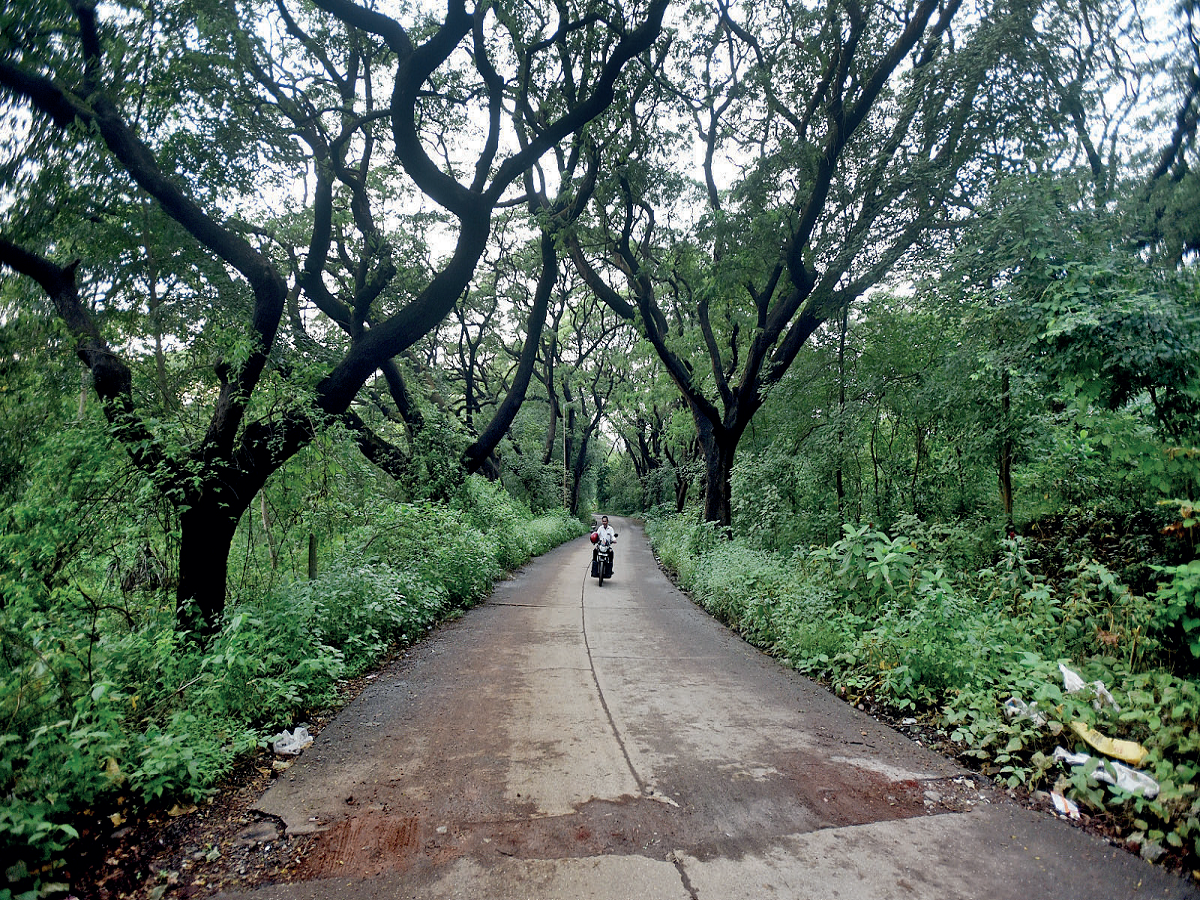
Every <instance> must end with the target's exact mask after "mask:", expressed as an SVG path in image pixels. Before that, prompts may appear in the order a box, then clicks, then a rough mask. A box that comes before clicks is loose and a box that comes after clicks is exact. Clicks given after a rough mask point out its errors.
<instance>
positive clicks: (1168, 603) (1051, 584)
mask: <svg viewBox="0 0 1200 900" xmlns="http://www.w3.org/2000/svg"><path fill="white" fill-rule="evenodd" d="M1184 521H1185V522H1186V523H1187V526H1188V527H1189V528H1195V527H1196V526H1195V522H1194V520H1192V519H1190V518H1188V519H1185V520H1184ZM1056 524H1057V525H1058V526H1059V530H1058V531H1056V532H1055V533H1054V534H1052V535H1050V536H1048V537H1046V538H1043V539H1037V538H1034V537H1030V536H1019V535H1018V536H1014V537H1011V538H1010V537H1007V536H1004V535H1003V532H1002V531H1001V530H1000V529H998V528H996V527H988V526H987V524H986V523H983V522H972V523H959V524H947V525H929V524H926V523H923V522H921V521H920V520H918V519H916V518H912V517H908V518H906V519H904V520H901V521H899V522H897V523H896V524H895V526H894V527H893V528H892V529H891V530H889V531H888V532H884V531H880V530H877V529H875V528H873V527H872V526H870V525H867V524H864V525H859V526H852V525H846V526H845V527H844V532H843V536H842V537H841V539H839V540H837V541H834V542H832V543H831V544H829V545H828V546H812V545H802V546H798V547H796V548H794V549H790V550H763V549H759V548H756V547H754V546H752V545H750V544H748V543H747V542H746V541H745V540H739V539H735V540H733V541H726V540H720V539H717V536H716V535H715V533H714V529H713V528H712V527H711V526H708V525H705V524H703V523H701V522H699V521H698V520H697V519H696V517H694V516H678V517H668V518H661V519H657V520H655V521H653V522H652V523H651V525H650V529H649V531H650V535H651V538H652V541H653V543H654V546H655V549H656V552H657V553H658V554H659V556H660V558H661V559H662V562H663V563H664V565H666V566H667V567H668V568H669V569H671V570H672V571H673V572H674V573H675V574H676V576H677V577H678V580H679V582H680V584H681V585H682V586H683V587H684V588H685V589H686V590H688V591H689V592H690V593H691V595H692V596H693V597H694V599H695V600H696V602H698V603H699V604H701V605H702V606H703V607H704V608H705V609H707V610H708V611H709V612H711V613H712V614H713V615H714V616H716V617H717V618H719V619H721V620H722V621H724V622H726V623H728V624H729V625H730V626H731V627H732V628H734V629H736V630H737V631H739V632H740V633H741V634H742V635H743V636H744V637H745V638H746V640H748V641H750V642H751V643H754V644H756V645H758V646H760V647H762V648H764V649H765V650H767V651H769V652H770V653H772V654H773V655H775V656H777V657H779V658H780V659H781V660H783V661H785V662H786V663H787V664H788V665H790V666H792V667H794V668H795V669H796V670H798V671H800V672H803V673H805V674H807V675H809V676H811V677H813V678H815V679H818V680H820V681H822V682H824V683H826V684H828V685H830V686H831V687H832V688H833V689H834V690H835V691H836V692H837V693H838V694H839V695H840V696H842V697H844V698H845V699H846V700H847V701H848V702H850V703H855V704H862V703H864V702H867V703H870V704H871V705H872V706H874V705H876V704H878V705H879V706H880V707H882V708H884V709H887V710H890V711H891V712H893V713H894V714H895V718H896V719H897V720H898V719H899V718H900V717H902V716H905V717H913V718H916V719H919V720H920V721H921V722H922V723H925V724H929V725H932V726H934V727H935V728H936V729H937V730H939V731H941V732H942V733H943V734H944V735H946V736H948V738H949V739H950V742H951V744H952V748H953V752H954V753H955V755H956V756H957V757H958V758H959V759H960V760H961V761H963V762H964V763H966V764H967V765H969V766H972V767H976V768H978V769H979V770H981V771H982V772H983V773H985V774H987V775H989V776H991V777H993V778H994V779H995V780H997V781H998V782H999V783H1000V784H1002V785H1005V786H1008V787H1018V786H1019V787H1021V788H1024V789H1026V790H1028V791H1031V792H1032V791H1039V790H1040V791H1047V792H1049V791H1053V792H1058V793H1060V794H1062V795H1065V796H1066V797H1068V798H1071V799H1072V800H1074V801H1075V802H1077V803H1078V805H1079V806H1080V807H1081V808H1082V810H1083V812H1084V813H1085V814H1087V815H1089V816H1093V817H1099V818H1100V819H1101V820H1102V821H1103V825H1104V830H1105V831H1106V832H1108V833H1109V834H1110V835H1112V836H1114V837H1119V838H1121V839H1123V840H1124V841H1126V842H1128V843H1129V844H1130V845H1131V846H1132V847H1133V849H1136V850H1138V851H1139V852H1142V853H1143V855H1145V856H1147V858H1151V859H1155V860H1159V859H1160V858H1165V859H1166V860H1167V861H1169V862H1170V863H1172V864H1173V865H1175V866H1181V867H1184V868H1186V869H1187V870H1194V869H1196V868H1197V864H1198V860H1197V855H1198V850H1200V793H1198V789H1200V685H1198V683H1197V680H1196V675H1197V671H1198V669H1200V643H1198V642H1197V637H1198V636H1200V635H1198V634H1197V628H1198V625H1200V563H1197V562H1196V561H1194V560H1192V561H1189V562H1187V563H1179V562H1175V561H1174V560H1178V559H1179V558H1181V553H1180V551H1181V548H1179V547H1177V546H1176V547H1163V548H1162V549H1161V550H1160V552H1159V555H1157V556H1155V555H1151V556H1149V557H1144V556H1142V555H1141V554H1140V553H1138V554H1137V555H1136V556H1135V557H1133V558H1129V557H1124V558H1122V557H1119V556H1117V557H1114V556H1113V555H1111V554H1104V553H1103V552H1102V550H1101V548H1100V547H1099V546H1097V545H1096V544H1095V543H1090V542H1089V541H1087V540H1083V541H1072V540H1071V535H1070V533H1069V529H1070V528H1071V527H1076V528H1082V529H1083V530H1084V531H1088V532H1091V533H1092V535H1093V536H1108V535H1109V534H1110V532H1109V529H1110V528H1112V526H1113V524H1114V523H1113V522H1112V521H1105V519H1104V516H1103V514H1102V513H1101V512H1099V511H1097V510H1092V511H1083V510H1077V511H1075V512H1074V513H1072V514H1070V515H1069V516H1066V517H1065V519H1064V520H1063V521H1060V522H1058V523H1056ZM1126 536H1127V537H1128V535H1126ZM1143 537H1145V538H1146V539H1149V540H1152V539H1153V537H1154V536H1153V535H1144V536H1143ZM1138 549H1139V550H1140V549H1141V548H1138ZM1189 549H1190V548H1189ZM1098 551H1099V552H1098ZM1185 555H1186V554H1185ZM1101 557H1103V558H1101ZM1131 579H1132V580H1134V581H1135V582H1136V583H1137V584H1139V585H1140V586H1131V585H1130V583H1129V582H1130V580H1131ZM1060 664H1065V665H1066V666H1067V667H1068V668H1069V669H1070V670H1072V671H1074V672H1075V673H1077V674H1078V675H1079V676H1080V677H1081V678H1082V679H1083V681H1084V682H1085V683H1087V685H1088V686H1087V687H1085V689H1084V690H1082V691H1079V692H1077V693H1069V692H1068V691H1067V690H1066V689H1065V687H1064V674H1063V672H1062V670H1061V669H1060ZM1097 681H1098V682H1101V683H1102V684H1103V685H1104V688H1105V690H1107V691H1108V692H1109V693H1110V694H1111V702H1110V701H1109V700H1108V699H1107V698H1106V697H1105V696H1104V694H1103V693H1102V692H1100V691H1099V689H1098V688H1096V687H1094V686H1093V683H1094V682H1097ZM1006 706H1007V709H1006ZM1075 723H1083V725H1085V726H1087V727H1088V728H1091V729H1094V730H1095V731H1096V732H1099V733H1101V734H1103V735H1104V736H1107V737H1111V738H1117V739H1124V740H1129V741H1134V742H1137V743H1138V744H1140V745H1141V747H1143V748H1144V749H1145V756H1144V758H1142V759H1140V760H1137V761H1136V763H1137V769H1138V770H1139V771H1143V772H1145V773H1147V774H1149V775H1150V776H1151V777H1152V778H1153V779H1154V780H1155V781H1156V782H1157V783H1158V785H1159V793H1158V794H1157V796H1156V797H1154V798H1153V799H1151V798H1149V797H1146V796H1144V793H1145V792H1144V791H1142V790H1138V789H1132V790H1131V789H1128V788H1127V787H1121V786H1106V785H1105V784H1103V783H1100V782H1098V781H1097V779H1096V778H1095V774H1096V769H1097V768H1101V769H1102V768H1103V767H1104V765H1105V761H1106V760H1107V759H1108V757H1106V756H1104V754H1102V753H1099V752H1097V751H1096V750H1095V749H1093V748H1092V747H1089V746H1088V745H1087V744H1086V743H1085V742H1084V741H1083V740H1082V739H1081V737H1080V735H1079V734H1078V733H1077V732H1075V731H1073V728H1072V726H1074V725H1075ZM1056 747H1063V748H1064V749H1066V750H1067V751H1070V752H1074V751H1076V750H1082V751H1086V752H1088V753H1089V754H1091V755H1092V761H1091V762H1088V763H1086V764H1084V765H1081V766H1076V767H1071V766H1066V765H1063V764H1062V763H1060V762H1059V761H1058V760H1056V759H1055V758H1054V751H1055V748H1056ZM1193 874H1195V873H1194V872H1193Z"/></svg>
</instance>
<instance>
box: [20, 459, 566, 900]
mask: <svg viewBox="0 0 1200 900" xmlns="http://www.w3.org/2000/svg"><path fill="white" fill-rule="evenodd" d="M361 513H362V514H361V515H360V518H359V523H358V526H357V528H355V529H353V530H351V531H350V533H348V534H347V535H346V536H345V537H344V539H343V541H342V544H341V547H340V549H338V550H336V551H335V552H334V554H333V557H332V559H330V560H329V561H327V564H326V565H325V567H324V570H323V571H322V572H321V573H320V574H319V575H318V577H316V578H315V579H313V580H311V581H292V582H290V583H284V584H282V585H272V584H271V579H270V578H267V579H264V580H265V581H266V583H265V584H259V585H258V586H257V587H255V588H253V589H248V590H245V591H244V592H243V596H241V597H240V598H235V599H234V600H233V601H231V602H230V604H229V607H228V610H227V613H226V619H225V622H224V625H223V627H222V628H221V630H220V632H219V633H218V634H217V635H216V636H215V637H214V638H213V639H212V641H211V642H210V643H209V645H208V646H207V647H206V648H204V650H203V651H200V650H197V649H196V648H195V646H194V645H190V644H184V643H182V642H181V640H180V638H179V636H178V635H177V634H176V632H175V631H174V627H173V626H174V622H173V610H172V608H171V606H170V605H169V604H164V605H157V606H156V605H143V606H141V607H138V608H137V609H136V612H137V615H134V614H133V613H132V612H129V611H127V610H126V608H125V607H120V606H117V605H114V604H104V603H99V602H96V603H82V602H78V601H77V599H76V598H78V597H80V596H82V597H87V596H88V594H87V593H85V592H84V590H83V588H85V585H84V584H82V583H75V584H73V583H72V582H71V581H70V580H69V579H67V578H65V577H56V578H55V579H52V580H49V581H47V580H46V579H42V578H40V576H38V575H37V574H36V573H35V574H34V575H32V576H31V578H30V579H25V578H24V576H22V575H21V573H20V572H18V571H16V570H15V569H14V568H13V566H25V567H26V568H28V567H30V566H32V567H34V568H35V569H36V567H37V565H41V563H37V564H36V565H35V563H34V562H28V561H25V562H22V560H16V561H15V562H14V559H15V557H14V558H10V559H9V560H8V564H9V568H8V569H0V574H5V577H6V578H9V581H8V582H5V584H9V585H10V586H11V584H16V585H17V586H20V585H21V584H26V583H28V584H31V585H34V586H36V590H35V589H33V588H30V589H29V590H24V591H18V590H15V589H14V590H12V591H9V590H8V588H7V587H6V588H5V590H6V601H7V602H6V604H5V605H4V606H3V607H0V637H2V638H3V652H2V654H0V715H3V716H4V718H5V721H6V722H7V723H9V726H8V729H7V732H6V733H5V734H4V735H3V736H0V797H2V798H3V800H2V801H0V855H2V856H3V857H4V858H5V859H7V860H15V861H17V862H16V863H15V867H13V868H11V869H10V876H14V878H10V880H13V882H14V884H13V888H12V889H13V890H17V891H21V890H36V886H37V884H39V883H40V882H41V881H42V880H44V878H45V877H46V876H47V875H49V874H50V873H51V872H52V871H53V869H54V867H55V865H56V860H58V859H59V858H60V856H61V855H62V853H63V852H64V850H65V849H66V848H68V846H69V845H70V843H71V841H73V840H74V839H75V838H77V837H78V833H77V830H76V829H75V827H74V825H73V822H74V821H75V816H76V815H77V814H78V813H79V812H81V811H82V810H84V809H91V810H92V812H98V811H102V810H104V809H114V810H115V809H116V808H117V806H116V804H117V803H118V800H120V801H122V802H123V803H124V806H122V807H121V808H122V810H123V811H125V812H126V813H127V812H128V810H129V809H130V808H132V807H136V806H137V805H145V804H170V803H173V802H175V801H176V800H177V799H180V798H184V799H188V800H196V799H199V798H201V797H203V796H204V795H205V794H207V793H208V792H209V791H211V790H212V789H213V787H214V785H215V784H216V783H217V782H218V781H219V779H220V778H221V777H223V776H224V775H225V774H226V773H227V772H228V771H229V769H230V767H231V766H232V764H233V763H234V761H235V760H236V759H237V758H238V757H239V756H240V755H242V754H244V753H246V752H247V751H248V750H250V749H253V748H254V747H256V746H258V745H259V744H260V743H261V742H262V741H263V740H264V739H265V736H266V735H269V734H271V733H273V732H275V731H278V730H279V729H280V728H281V727H288V726H291V725H293V724H294V723H295V722H297V721H298V720H302V718H303V717H304V716H306V715H308V714H309V713H310V712H311V711H312V710H315V709H321V708H327V707H328V706H330V705H332V704H334V703H336V702H337V701H338V698H339V685H340V683H341V682H342V681H343V680H344V679H345V678H347V677H349V676H351V675H355V674H358V673H361V672H363V671H365V670H366V669H368V668H369V667H371V666H372V665H375V664H376V663H378V661H379V660H380V659H381V658H382V657H383V656H384V655H386V654H387V653H389V652H391V651H392V650H393V649H394V648H396V647H399V646H403V645H406V644H408V643H411V642H413V641H415V640H417V639H419V638H420V637H421V636H422V635H424V634H425V633H426V632H427V631H428V630H429V629H430V628H432V627H433V626H434V625H435V624H436V623H437V622H439V621H441V620H443V619H444V618H446V617H447V616H448V615H452V614H453V613H454V612H455V611H456V610H458V609H461V608H463V607H465V606H468V605H470V604H472V603H475V602H478V601H479V600H480V599H482V598H483V597H484V596H485V595H486V594H487V593H488V591H489V590H490V588H491V585H492V582H493V581H494V580H495V579H496V578H498V577H500V576H501V575H503V573H504V572H505V571H506V570H509V569H511V568H513V567H515V566H517V565H519V564H521V563H523V562H524V561H526V560H527V559H528V558H529V557H530V556H531V555H533V554H536V553H542V552H545V551H546V550H549V549H550V548H551V547H553V546H555V545H557V544H558V543H560V542H562V541H563V540H567V539H570V538H573V537H576V536H578V535H579V534H582V533H583V532H584V529H583V526H582V525H581V524H580V523H579V522H577V521H575V520H573V519H571V518H570V517H568V516H567V515H566V514H565V513H563V512H559V513H557V514H547V515H543V516H541V517H539V518H537V519H535V518H533V516H532V514H531V513H530V511H529V510H528V508H527V507H525V506H524V505H523V504H521V503H518V502H515V501H513V500H511V498H509V497H508V495H507V494H506V493H505V492H504V491H503V489H501V488H498V487H497V486H495V485H492V484H489V483H488V482H486V481H484V480H483V479H480V478H470V479H467V480H466V482H465V483H464V484H462V485H461V486H460V489H459V490H458V492H457V494H456V501H455V503H454V504H453V505H447V504H436V503H433V502H431V501H419V502H415V503H401V504H395V503H388V502H384V501H381V500H379V499H376V501H375V503H373V504H372V505H370V506H369V507H367V508H365V510H363V511H361ZM44 524H45V526H46V529H50V528H51V526H52V525H53V523H52V522H49V521H48V520H47V521H45V522H44ZM74 533H75V532H72V534H74ZM46 534H50V532H49V531H46ZM9 537H10V538H12V539H13V540H15V537H13V535H9ZM44 543H45V547H46V550H45V553H42V554H41V557H39V558H45V559H53V558H54V547H55V546H56V545H55V540H54V538H53V535H52V534H50V536H49V537H46V539H45V541H44ZM22 559H24V558H22ZM10 582H11V584H10ZM48 584H49V585H50V588H49V589H47V585H48ZM2 893H3V892H0V894H2Z"/></svg>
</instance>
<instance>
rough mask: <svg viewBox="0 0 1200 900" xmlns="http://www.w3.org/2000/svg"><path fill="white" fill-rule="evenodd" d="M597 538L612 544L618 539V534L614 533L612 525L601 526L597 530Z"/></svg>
mask: <svg viewBox="0 0 1200 900" xmlns="http://www.w3.org/2000/svg"><path fill="white" fill-rule="evenodd" d="M596 536H597V537H599V538H600V540H602V541H608V542H609V543H610V544H611V543H612V542H613V541H615V540H616V539H617V533H616V532H615V531H613V529H612V526H611V525H601V526H600V527H599V528H597V529H596Z"/></svg>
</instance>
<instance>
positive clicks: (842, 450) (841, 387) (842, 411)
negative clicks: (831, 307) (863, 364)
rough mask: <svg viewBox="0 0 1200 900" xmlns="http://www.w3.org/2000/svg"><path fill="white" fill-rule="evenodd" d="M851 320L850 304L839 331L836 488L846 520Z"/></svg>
mask: <svg viewBox="0 0 1200 900" xmlns="http://www.w3.org/2000/svg"><path fill="white" fill-rule="evenodd" d="M849 322H850V305H849V304H847V305H846V306H844V307H842V321H841V328H840V329H839V333H838V419H837V423H838V424H837V468H836V469H835V470H834V477H833V482H834V488H835V489H836V491H837V509H838V518H839V519H840V520H841V521H842V522H845V521H846V486H845V483H844V482H843V480H842V465H843V462H844V461H845V458H846V331H847V328H848V326H849Z"/></svg>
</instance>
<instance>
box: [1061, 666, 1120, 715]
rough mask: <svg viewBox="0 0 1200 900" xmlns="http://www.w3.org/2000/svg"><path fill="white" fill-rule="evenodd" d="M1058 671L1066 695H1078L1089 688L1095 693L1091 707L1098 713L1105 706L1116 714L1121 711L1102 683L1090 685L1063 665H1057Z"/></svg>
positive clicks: (1096, 682) (1097, 682)
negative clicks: (1060, 673) (1109, 707)
mask: <svg viewBox="0 0 1200 900" xmlns="http://www.w3.org/2000/svg"><path fill="white" fill-rule="evenodd" d="M1058 670H1059V671H1060V672H1062V677H1063V690H1065V691H1066V692H1067V693H1068V694H1078V693H1079V692H1080V691H1082V690H1084V689H1085V688H1088V687H1090V688H1091V689H1092V690H1093V691H1095V693H1096V698H1095V699H1094V700H1092V707H1093V708H1094V709H1095V710H1096V711H1097V712H1099V711H1100V709H1101V708H1102V707H1104V706H1105V705H1108V706H1111V707H1112V708H1113V709H1114V710H1116V711H1117V712H1120V711H1121V707H1119V706H1117V701H1116V700H1114V699H1113V695H1112V694H1110V693H1109V692H1108V688H1106V687H1105V686H1104V682H1103V681H1093V682H1092V683H1091V684H1090V685H1089V684H1088V683H1087V682H1085V681H1084V680H1083V678H1082V677H1080V675H1079V673H1077V672H1073V671H1071V670H1070V669H1068V668H1067V666H1066V664H1065V663H1059V664H1058Z"/></svg>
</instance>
